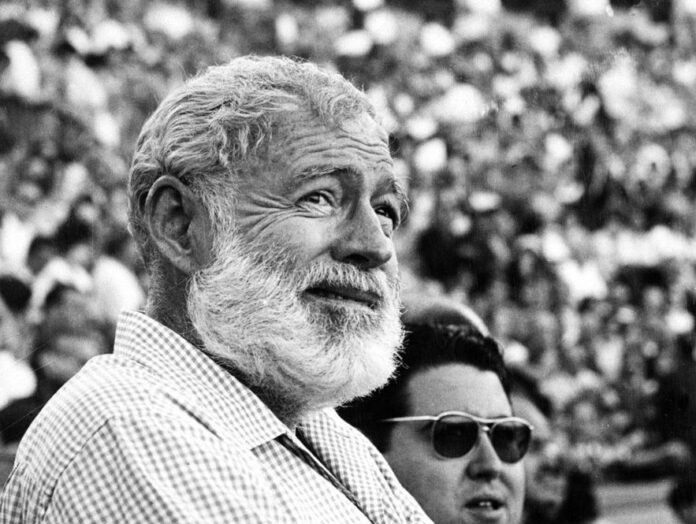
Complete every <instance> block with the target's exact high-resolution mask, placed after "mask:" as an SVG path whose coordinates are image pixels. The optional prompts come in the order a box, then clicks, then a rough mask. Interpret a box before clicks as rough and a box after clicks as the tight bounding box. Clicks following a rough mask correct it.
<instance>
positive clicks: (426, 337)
mask: <svg viewBox="0 0 696 524" xmlns="http://www.w3.org/2000/svg"><path fill="white" fill-rule="evenodd" d="M405 330H406V336H405V339H404V347H403V352H402V356H401V363H400V364H399V367H398V369H397V371H396V374H395V376H394V378H393V379H392V380H391V381H390V382H389V383H388V384H387V385H386V386H385V387H384V388H382V389H380V390H378V391H376V392H374V393H372V395H370V396H368V397H364V398H360V399H356V400H354V401H353V402H351V403H350V404H348V405H346V406H344V407H342V408H340V409H339V410H338V413H339V414H340V415H341V416H342V417H343V418H344V419H345V420H346V421H348V422H349V423H350V424H352V425H353V426H355V427H357V428H358V429H359V430H360V431H362V432H363V433H364V434H365V435H367V437H368V438H369V439H370V440H371V441H372V443H373V444H374V445H375V446H376V447H377V449H379V450H380V451H382V452H384V451H387V447H388V443H389V435H390V432H391V428H392V425H391V424H385V423H383V422H381V421H382V420H383V419H386V418H391V417H401V416H405V415H408V414H409V413H408V402H409V399H408V384H409V381H410V379H411V377H412V376H413V375H415V374H417V373H419V372H422V371H426V370H428V369H431V368H435V367H438V366H444V365H447V364H466V365H469V366H473V367H475V368H477V369H480V370H482V371H493V372H494V373H495V374H496V375H497V376H498V377H499V378H500V382H501V384H502V386H503V389H504V390H505V393H506V395H508V397H509V395H510V385H509V380H508V375H507V371H506V369H505V364H504V362H503V357H502V351H501V348H500V346H499V345H498V343H497V342H496V341H495V340H494V339H493V338H491V337H489V336H485V335H482V334H481V333H480V331H479V330H478V329H476V328H475V327H473V326H472V325H470V324H460V325H451V324H450V325H447V324H437V323H432V322H431V323H406V324H405ZM422 414H424V415H425V414H434V413H422Z"/></svg>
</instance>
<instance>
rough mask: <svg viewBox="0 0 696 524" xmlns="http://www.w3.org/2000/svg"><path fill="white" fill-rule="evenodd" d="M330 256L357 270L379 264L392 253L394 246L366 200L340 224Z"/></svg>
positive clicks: (378, 265) (383, 262)
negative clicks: (357, 268)
mask: <svg viewBox="0 0 696 524" xmlns="http://www.w3.org/2000/svg"><path fill="white" fill-rule="evenodd" d="M331 255H332V257H333V258H334V260H337V261H339V262H343V263H346V264H352V265H354V266H356V267H359V268H360V269H372V268H376V267H380V266H382V265H384V264H386V263H387V262H389V260H390V259H391V258H392V257H393V256H394V245H393V243H392V240H391V238H389V237H388V236H387V235H386V234H385V232H384V230H383V229H382V224H381V223H380V218H379V216H378V215H377V213H376V212H375V210H374V209H373V208H372V205H371V204H370V203H369V202H364V203H360V204H358V205H357V206H356V208H355V209H354V210H353V212H352V213H351V214H350V215H349V216H348V217H347V218H346V219H345V220H344V222H343V223H342V224H341V225H340V234H339V235H338V236H337V237H336V239H335V241H334V243H333V246H332V249H331Z"/></svg>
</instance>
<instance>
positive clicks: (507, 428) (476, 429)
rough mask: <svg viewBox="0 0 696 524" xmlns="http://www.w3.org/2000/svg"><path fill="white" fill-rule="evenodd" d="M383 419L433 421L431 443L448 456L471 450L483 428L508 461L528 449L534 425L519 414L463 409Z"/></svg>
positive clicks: (520, 457)
mask: <svg viewBox="0 0 696 524" xmlns="http://www.w3.org/2000/svg"><path fill="white" fill-rule="evenodd" d="M382 422H432V423H433V424H432V426H431V432H430V443H431V445H432V446H433V449H434V450H435V453H436V454H437V455H439V456H440V457H442V458H448V459H450V458H459V457H463V456H464V455H466V454H467V453H469V451H471V450H472V448H473V447H474V446H475V445H476V443H477V442H478V439H479V434H480V433H481V431H483V432H484V433H486V434H488V438H489V439H490V441H491V444H492V445H493V449H494V450H495V452H496V454H497V455H498V458H500V460H502V461H503V462H506V463H508V464H514V463H515V462H518V461H519V460H521V459H522V457H524V455H525V454H526V453H527V450H528V449H529V443H530V441H531V438H532V430H533V429H534V427H533V426H532V425H531V424H530V423H529V422H527V421H526V420H524V419H522V418H519V417H501V418H481V417H477V416H475V415H470V414H469V413H464V412H462V411H446V412H444V413H440V414H439V415H437V416H429V415H421V416H412V417H394V418H387V419H384V420H383V421H382Z"/></svg>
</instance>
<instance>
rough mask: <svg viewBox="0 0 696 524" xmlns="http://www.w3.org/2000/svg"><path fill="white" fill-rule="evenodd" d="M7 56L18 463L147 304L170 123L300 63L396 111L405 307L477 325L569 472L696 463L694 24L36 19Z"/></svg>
mask: <svg viewBox="0 0 696 524" xmlns="http://www.w3.org/2000/svg"><path fill="white" fill-rule="evenodd" d="M0 50H1V51H0V101H1V103H0V184H1V186H2V187H1V188H0V296H1V297H2V301H0V318H1V320H2V322H1V324H0V432H1V433H2V438H3V440H4V441H5V442H12V441H15V440H16V439H17V438H18V437H19V435H21V432H22V430H23V428H24V427H25V425H26V424H25V422H28V421H29V420H30V419H31V416H30V413H31V412H32V411H33V410H36V408H37V407H39V406H40V405H42V404H43V402H45V400H46V399H47V398H48V397H50V395H51V394H52V392H53V391H55V388H56V387H58V386H59V385H60V384H61V383H62V382H64V380H65V379H66V378H67V377H69V376H70V375H71V374H72V373H74V372H75V371H76V370H77V369H79V367H80V366H81V364H82V363H83V362H84V360H85V359H86V358H88V357H89V356H91V355H93V354H97V353H100V352H105V351H108V350H109V347H110V340H111V338H112V336H113V330H114V326H115V321H116V317H117V314H118V311H119V310H120V309H121V308H137V307H139V306H140V305H141V304H142V301H143V297H144V290H145V289H147V277H146V275H145V274H144V273H143V271H142V266H141V264H140V263H139V261H138V258H137V254H136V253H135V250H134V246H133V243H132V242H131V240H130V238H129V236H128V234H127V230H126V212H127V203H126V202H127V198H126V194H125V180H126V177H127V172H128V163H129V158H130V155H131V152H132V150H133V145H134V141H135V139H136V136H137V132H138V130H139V128H140V127H141V125H142V123H143V121H144V119H145V118H146V116H147V115H148V114H149V113H150V112H151V111H152V110H153V109H154V108H155V106H156V105H157V102H158V101H159V100H161V99H162V97H163V96H164V95H165V94H166V93H167V92H168V91H169V90H170V89H171V88H172V87H173V86H175V85H177V84H179V83H180V82H182V80H183V79H184V78H186V77H187V76H189V75H191V74H193V73H194V72H195V71H196V70H198V69H200V68H201V67H203V66H206V65H209V64H214V63H220V62H223V61H226V60H228V59H229V58H231V57H233V56H236V55H239V54H245V53H257V54H266V53H282V54H286V55H294V56H298V57H303V58H308V59H311V60H312V61H315V62H317V63H319V64H321V65H323V66H326V67H330V68H334V69H336V70H338V71H341V72H342V73H343V74H345V75H346V76H347V77H348V78H350V79H352V80H353V81H354V82H355V83H356V84H357V85H359V86H361V87H362V88H363V89H364V90H365V91H366V92H367V94H368V95H369V97H370V98H371V99H372V100H373V102H374V103H375V105H376V106H377V107H378V108H379V110H380V112H381V114H382V115H383V118H384V124H385V126H386V127H387V128H388V129H389V131H390V132H391V143H392V148H393V152H394V155H395V158H396V170H397V172H398V174H399V175H400V176H402V177H403V178H404V179H405V180H407V181H408V186H409V193H410V200H411V204H410V214H409V217H408V219H407V221H406V223H405V224H404V225H403V226H402V228H401V229H400V231H399V232H398V237H397V244H398V250H399V252H400V261H401V265H402V268H403V269H402V272H403V275H404V291H405V293H406V294H412V293H420V294H447V295H449V296H451V297H453V298H455V299H456V300H459V301H461V302H462V303H465V304H469V305H470V306H471V307H472V308H473V309H474V310H475V311H476V312H477V313H478V314H479V315H480V316H481V317H482V318H483V319H484V320H485V322H486V323H487V325H488V326H489V327H490V329H491V331H492V333H493V334H494V335H495V336H496V337H498V338H499V339H500V340H501V341H502V342H503V345H504V346H505V356H506V360H507V361H508V363H509V364H510V365H512V366H514V367H515V368H516V369H518V370H521V372H522V373H523V374H524V375H525V376H526V377H528V378H529V379H530V380H531V381H533V382H535V383H536V385H538V387H539V389H540V390H541V392H542V393H544V394H545V395H546V398H547V401H548V406H547V411H548V412H549V413H552V414H553V417H554V419H555V421H556V423H557V424H558V425H559V426H560V427H561V428H563V429H564V435H565V439H566V441H567V442H566V445H567V447H566V449H567V453H568V454H569V455H572V456H573V457H575V460H577V462H578V463H579V464H581V465H583V467H585V468H586V469H587V470H588V471H591V472H592V475H594V476H595V477H596V478H599V479H616V478H622V477H624V478H625V477H636V476H643V477H651V476H659V475H663V474H667V473H670V472H672V471H673V470H674V467H676V465H678V464H679V463H681V462H683V460H684V458H685V456H686V453H687V452H686V451H685V449H688V448H691V449H692V450H693V451H696V413H695V412H694V410H695V409H696V408H695V407H694V405H695V404H696V402H694V400H693V395H694V393H693V390H694V389H696V369H695V368H696V364H694V354H693V347H694V333H695V327H696V326H695V325H696V323H695V321H694V320H695V318H696V271H695V267H696V266H695V262H696V241H695V237H694V235H695V233H696V206H694V198H695V197H696V134H695V133H694V130H695V126H696V53H695V51H696V2H695V1H692V0H681V1H677V0H675V1H674V2H669V1H666V0H665V1H653V2H630V1H623V2H618V1H617V2H612V3H609V2H608V1H604V0H592V1H587V0H575V1H571V0H567V1H566V2H563V1H561V0H558V1H537V2H515V1H512V0H509V1H507V2H502V4H501V3H499V2H496V1H493V0H478V1H477V0H459V1H455V0H433V1H431V2H408V1H406V0H400V1H397V0H394V1H389V0H387V1H383V0H353V1H348V0H346V1H339V0H333V1H330V0H325V1H320V2H305V1H300V0H297V1H293V2H291V1H289V0H287V1H280V0H207V1H205V2H194V1H193V0H190V1H188V2H174V1H169V2H142V1H138V0H119V1H116V0H62V1H61V2H49V1H43V2H42V1H38V0H37V1H29V0H26V1H24V2H17V3H12V2H9V3H8V2H4V3H3V4H2V5H0ZM689 391H691V393H689ZM689 394H691V399H692V400H691V402H690V403H689V402H688V398H689ZM685 398H686V401H685ZM636 457H639V458H638V459H637V458H636Z"/></svg>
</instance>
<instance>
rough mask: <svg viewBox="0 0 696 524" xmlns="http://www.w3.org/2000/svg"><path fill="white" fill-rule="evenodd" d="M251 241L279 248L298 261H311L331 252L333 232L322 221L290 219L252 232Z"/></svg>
mask: <svg viewBox="0 0 696 524" xmlns="http://www.w3.org/2000/svg"><path fill="white" fill-rule="evenodd" d="M249 240H251V241H254V242H258V243H260V244H262V245H267V246H277V247H278V248H281V249H283V250H286V251H287V252H288V254H290V255H292V256H294V257H296V258H297V260H298V261H309V260H313V259H315V258H318V257H319V256H321V255H323V254H324V253H327V252H328V251H329V249H330V246H331V242H332V240H333V232H332V229H331V227H330V226H329V225H328V224H325V223H322V221H320V220H309V219H305V218H300V217H288V218H285V219H281V220H279V221H277V222H276V223H274V224H272V225H271V226H269V227H267V228H264V229H260V230H257V231H254V230H252V231H250V233H249Z"/></svg>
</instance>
